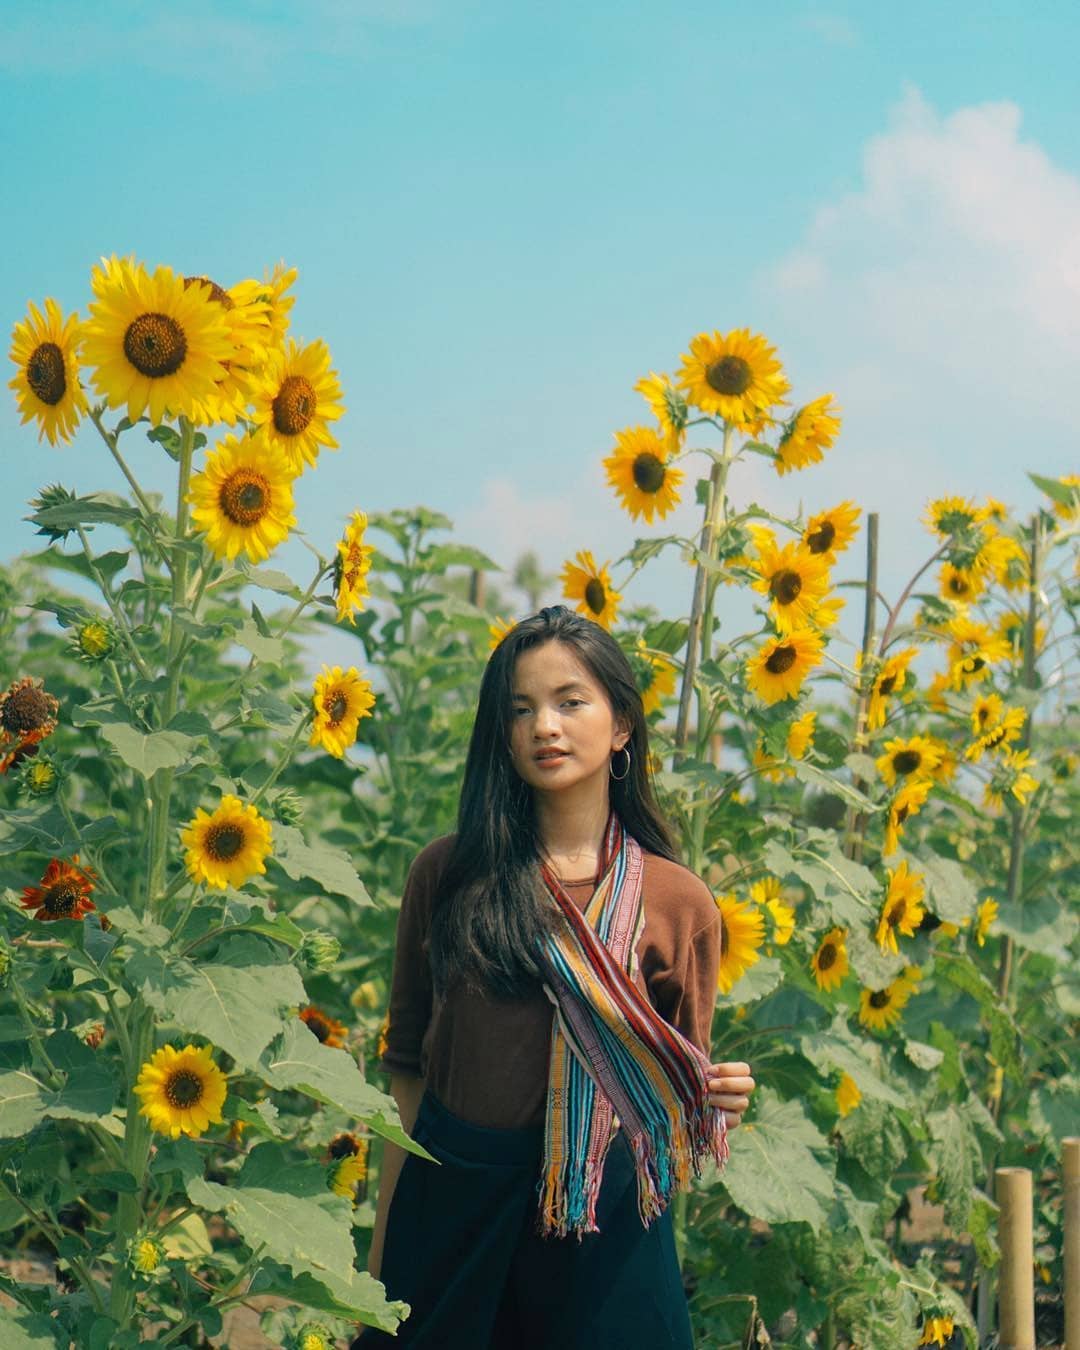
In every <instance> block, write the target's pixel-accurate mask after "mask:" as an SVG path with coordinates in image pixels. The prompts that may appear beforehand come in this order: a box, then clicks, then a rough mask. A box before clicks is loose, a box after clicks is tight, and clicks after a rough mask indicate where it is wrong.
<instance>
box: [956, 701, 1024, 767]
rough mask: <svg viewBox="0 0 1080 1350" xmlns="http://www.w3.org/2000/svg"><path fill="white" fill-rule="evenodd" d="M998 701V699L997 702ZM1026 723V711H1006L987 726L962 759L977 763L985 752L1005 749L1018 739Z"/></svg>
mask: <svg viewBox="0 0 1080 1350" xmlns="http://www.w3.org/2000/svg"><path fill="white" fill-rule="evenodd" d="M1000 701H1001V700H1000V699H999V700H998V702H999V703H1000ZM972 720H974V718H973V719H972ZM1026 721H1027V711H1026V710H1025V709H1024V708H1008V709H1006V710H1005V712H1004V713H1002V714H1001V715H1000V716H999V717H998V718H997V720H996V721H994V722H991V723H990V725H989V726H987V728H986V730H985V731H984V732H983V734H982V735H981V736H979V737H978V739H977V740H975V741H973V742H972V744H971V745H969V746H968V748H967V749H966V750H965V751H964V758H965V759H970V760H976V761H977V760H980V759H982V757H983V755H984V754H985V753H986V752H987V750H1004V749H1006V748H1007V747H1008V746H1010V745H1011V744H1012V742H1013V741H1016V740H1019V739H1020V734H1021V732H1022V731H1023V729H1024V723H1025V722H1026Z"/></svg>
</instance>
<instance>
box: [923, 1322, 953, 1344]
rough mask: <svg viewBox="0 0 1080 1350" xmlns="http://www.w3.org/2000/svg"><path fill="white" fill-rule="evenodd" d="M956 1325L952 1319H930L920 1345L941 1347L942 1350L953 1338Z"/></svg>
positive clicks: (924, 1328)
mask: <svg viewBox="0 0 1080 1350" xmlns="http://www.w3.org/2000/svg"><path fill="white" fill-rule="evenodd" d="M955 1330H956V1324H955V1322H954V1321H953V1319H952V1318H951V1317H928V1318H927V1319H926V1324H925V1326H924V1327H923V1331H922V1336H921V1337H920V1339H919V1345H940V1346H941V1347H942V1350H944V1347H945V1346H947V1345H948V1344H949V1342H950V1341H951V1340H952V1338H953V1332H954V1331H955Z"/></svg>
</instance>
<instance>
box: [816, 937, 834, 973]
mask: <svg viewBox="0 0 1080 1350" xmlns="http://www.w3.org/2000/svg"><path fill="white" fill-rule="evenodd" d="M817 963H818V970H831V969H832V967H833V966H835V965H836V948H835V947H834V946H833V944H832V943H831V942H824V943H822V945H821V951H819V952H818V959H817Z"/></svg>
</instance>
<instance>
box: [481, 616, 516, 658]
mask: <svg viewBox="0 0 1080 1350" xmlns="http://www.w3.org/2000/svg"><path fill="white" fill-rule="evenodd" d="M516 627H517V624H516V623H515V622H514V620H513V619H500V618H499V617H498V616H497V615H496V618H495V622H494V623H489V624H488V651H489V652H493V651H494V650H495V648H496V647H497V646H498V645H499V643H500V642H502V640H503V638H504V637H506V635H507V633H511V632H513V630H514V629H515V628H516Z"/></svg>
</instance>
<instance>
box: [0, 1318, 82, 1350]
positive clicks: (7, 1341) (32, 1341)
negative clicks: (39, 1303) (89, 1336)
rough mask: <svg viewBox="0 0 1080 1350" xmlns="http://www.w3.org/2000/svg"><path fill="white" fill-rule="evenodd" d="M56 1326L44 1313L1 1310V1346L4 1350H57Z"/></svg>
mask: <svg viewBox="0 0 1080 1350" xmlns="http://www.w3.org/2000/svg"><path fill="white" fill-rule="evenodd" d="M56 1325H57V1324H56V1323H55V1322H54V1321H53V1320H52V1318H50V1317H46V1316H45V1314H44V1313H31V1312H25V1311H18V1312H17V1311H15V1310H11V1309H8V1308H0V1344H2V1345H3V1347H4V1350H56V1347H57V1346H58V1345H59V1344H60V1342H59V1341H58V1340H57V1339H56V1334H55V1332H54V1331H53V1327H55V1326H56ZM64 1344H65V1345H66V1344H67V1341H66V1339H65V1342H64Z"/></svg>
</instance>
